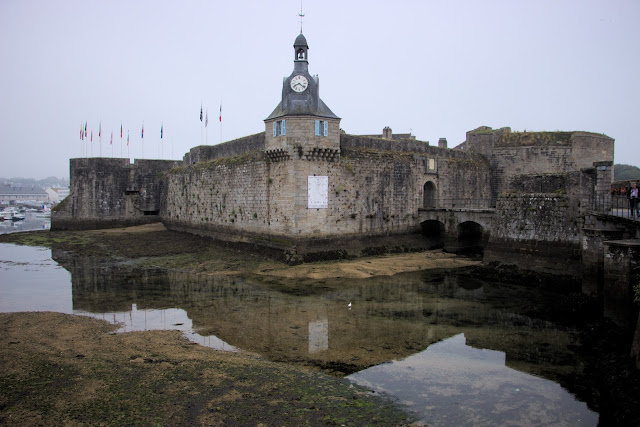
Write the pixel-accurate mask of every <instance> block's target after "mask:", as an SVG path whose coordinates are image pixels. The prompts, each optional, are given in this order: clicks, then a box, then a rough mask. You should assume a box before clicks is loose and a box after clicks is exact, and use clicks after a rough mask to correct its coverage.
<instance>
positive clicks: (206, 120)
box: [204, 110, 209, 127]
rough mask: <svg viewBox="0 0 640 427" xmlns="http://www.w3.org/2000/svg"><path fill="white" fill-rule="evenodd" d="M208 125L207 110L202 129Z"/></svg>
mask: <svg viewBox="0 0 640 427" xmlns="http://www.w3.org/2000/svg"><path fill="white" fill-rule="evenodd" d="M208 124H209V110H207V115H206V117H205V119H204V127H207V125H208Z"/></svg>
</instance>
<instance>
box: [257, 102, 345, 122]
mask: <svg viewBox="0 0 640 427" xmlns="http://www.w3.org/2000/svg"><path fill="white" fill-rule="evenodd" d="M283 116H317V117H326V118H329V119H339V118H340V117H338V116H336V115H335V114H333V111H331V110H330V109H329V107H327V104H325V103H324V101H322V99H319V100H318V109H317V110H314V109H313V106H312V105H310V104H309V103H306V102H295V101H294V102H289V108H287V109H286V110H285V109H283V108H282V101H280V103H279V104H278V106H277V107H276V109H275V110H273V112H272V113H271V114H269V117H267V118H266V119H265V120H271V119H275V118H278V117H283Z"/></svg>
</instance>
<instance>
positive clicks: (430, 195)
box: [422, 181, 436, 208]
mask: <svg viewBox="0 0 640 427" xmlns="http://www.w3.org/2000/svg"><path fill="white" fill-rule="evenodd" d="M422 207H424V208H435V207H436V185H435V184H434V183H433V182H431V181H427V182H425V183H424V202H423V204H422Z"/></svg>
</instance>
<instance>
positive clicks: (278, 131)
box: [273, 120, 287, 138]
mask: <svg viewBox="0 0 640 427" xmlns="http://www.w3.org/2000/svg"><path fill="white" fill-rule="evenodd" d="M285 122H286V121H285V120H278V121H275V122H273V137H274V138H275V137H276V136H282V135H286V134H287V126H286V123H285Z"/></svg>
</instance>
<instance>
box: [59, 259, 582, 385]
mask: <svg viewBox="0 0 640 427" xmlns="http://www.w3.org/2000/svg"><path fill="white" fill-rule="evenodd" d="M54 257H55V254H54ZM57 260H59V262H61V263H62V264H63V265H64V266H65V268H67V269H68V270H69V271H71V273H72V283H73V306H74V310H84V311H89V312H94V313H105V312H122V311H127V310H130V308H131V305H132V304H136V306H137V308H138V309H139V310H150V309H168V308H180V309H183V310H185V311H186V312H187V314H188V317H189V319H191V320H192V322H193V328H194V330H196V331H197V332H198V333H199V334H200V335H201V336H211V335H213V336H216V337H218V338H220V339H221V340H223V341H224V342H227V343H229V344H230V345H232V346H235V347H238V348H240V349H243V350H247V351H251V352H256V353H259V354H262V355H264V356H265V357H267V358H269V359H271V360H276V361H283V362H291V363H299V364H307V365H313V366H319V367H322V368H323V369H325V370H328V371H335V372H342V373H350V372H354V371H358V370H361V369H364V368H366V367H369V366H373V365H377V364H380V363H383V362H386V361H389V360H394V359H395V360H397V359H402V358H404V357H407V356H409V355H411V354H414V353H416V352H419V351H422V350H424V349H425V348H427V347H428V346H429V345H430V344H432V343H434V342H437V341H440V340H442V339H445V338H448V337H450V336H453V335H456V334H459V333H462V332H464V333H465V334H466V336H467V337H468V340H469V342H470V343H471V344H472V345H473V346H475V347H478V348H491V349H496V350H501V351H504V352H506V354H507V356H506V357H507V360H508V363H509V364H510V365H512V366H517V367H518V369H524V370H527V371H531V372H535V373H536V374H541V375H545V376H546V377H548V378H556V377H560V376H561V375H560V374H563V375H564V374H566V372H567V371H573V370H575V369H577V368H575V366H576V363H575V360H576V356H575V355H574V354H573V353H572V351H571V350H569V348H570V345H574V344H575V340H574V338H572V337H571V336H570V335H569V333H568V332H566V331H563V330H559V329H555V328H553V327H551V326H550V325H549V324H548V322H545V321H543V320H540V319H537V318H535V317H530V316H528V315H524V314H520V313H522V311H523V307H522V306H521V305H522V302H520V303H517V301H524V304H527V305H530V304H541V303H542V302H543V301H542V302H541V301H537V300H536V297H535V292H537V291H536V290H526V289H516V288H510V287H501V286H498V285H491V284H486V283H484V284H483V283H482V282H480V281H466V279H464V278H459V277H457V276H449V275H445V274H443V273H434V274H426V273H412V274H404V275H396V276H392V277H380V278H372V279H366V280H350V281H345V280H342V281H339V280H335V281H324V282H323V283H320V282H314V283H312V282H309V283H305V285H304V287H301V286H297V285H296V284H295V283H287V282H285V281H284V280H280V279H274V278H263V277H240V276H222V275H189V274H186V273H181V272H168V273H165V272H161V271H153V270H137V269H134V268H132V267H130V266H127V265H113V264H105V263H104V262H102V261H100V260H96V259H91V258H73V259H70V258H69V259H65V258H64V257H58V259H57ZM461 281H462V282H463V283H462V285H463V286H461V283H460V282H461ZM517 292H529V293H530V294H526V295H521V294H517ZM350 302H351V303H352V307H351V309H350V308H349V307H348V304H349V303H350ZM518 304H520V306H519V305H518ZM548 360H551V361H553V362H554V363H555V365H553V364H552V365H550V364H548V363H547V361H548Z"/></svg>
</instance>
